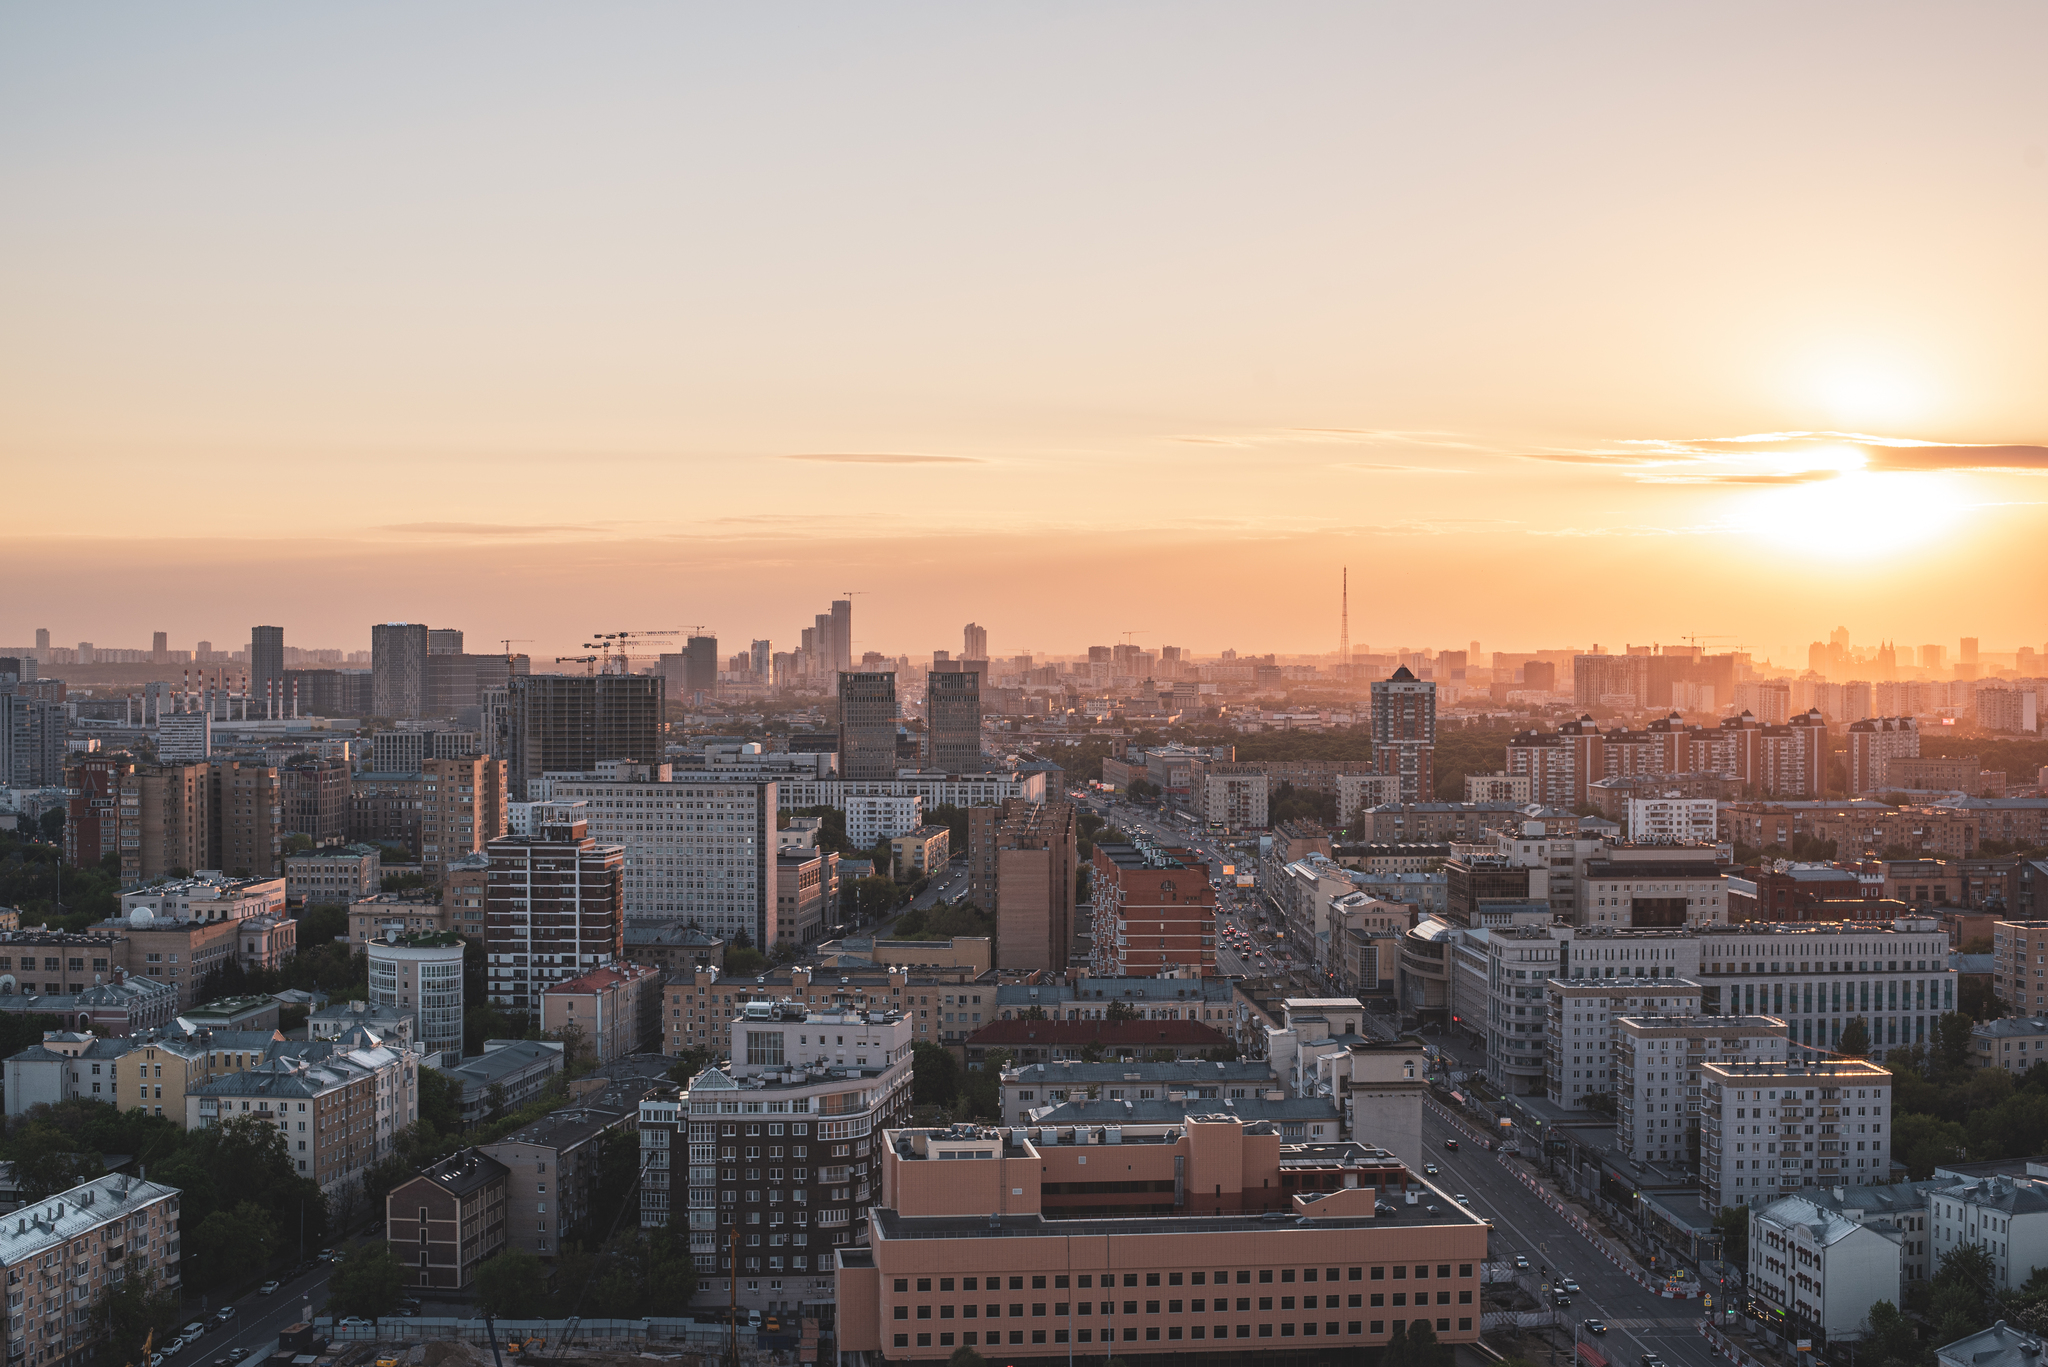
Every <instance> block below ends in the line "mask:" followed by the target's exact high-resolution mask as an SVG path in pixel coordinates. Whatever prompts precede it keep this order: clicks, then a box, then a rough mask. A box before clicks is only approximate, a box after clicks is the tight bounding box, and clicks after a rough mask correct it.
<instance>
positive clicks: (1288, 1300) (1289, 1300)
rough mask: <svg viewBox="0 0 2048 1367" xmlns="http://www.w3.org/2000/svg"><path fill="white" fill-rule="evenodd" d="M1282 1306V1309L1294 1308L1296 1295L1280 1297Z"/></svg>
mask: <svg viewBox="0 0 2048 1367" xmlns="http://www.w3.org/2000/svg"><path fill="white" fill-rule="evenodd" d="M1280 1308H1281V1309H1282V1310H1292V1309H1293V1308H1294V1297H1292V1296H1282V1297H1281V1298H1280Z"/></svg>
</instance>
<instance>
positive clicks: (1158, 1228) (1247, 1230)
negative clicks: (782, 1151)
mask: <svg viewBox="0 0 2048 1367" xmlns="http://www.w3.org/2000/svg"><path fill="white" fill-rule="evenodd" d="M1413 1209H1414V1210H1415V1211H1416V1212H1417V1214H1416V1215H1415V1216H1414V1217H1412V1218H1410V1217H1408V1216H1402V1217H1400V1218H1399V1219H1384V1220H1383V1219H1377V1218H1374V1217H1371V1216H1362V1217H1361V1216H1354V1217H1350V1218H1331V1219H1321V1220H1318V1219H1314V1218H1311V1217H1308V1216H1296V1215H1291V1214H1288V1213H1286V1212H1279V1211H1276V1212H1273V1213H1272V1214H1270V1215H1164V1216H1133V1217H1129V1218H1124V1219H1108V1220H1100V1219H1098V1220H1048V1219H1046V1218H1045V1217H1044V1216H1043V1215H928V1216H917V1217H905V1216H902V1215H899V1214H897V1213H896V1212H895V1211H893V1210H888V1209H882V1208H878V1209H876V1210H875V1211H874V1212H873V1215H874V1219H875V1224H876V1225H877V1227H878V1228H879V1231H880V1233H881V1236H882V1237H883V1238H884V1239H1047V1238H1050V1239H1063V1238H1070V1237H1084V1238H1085V1237H1088V1236H1090V1235H1094V1236H1098V1237H1121V1238H1133V1237H1142V1236H1145V1235H1152V1236H1155V1237H1162V1238H1178V1237H1179V1236H1181V1235H1184V1234H1257V1233H1260V1232H1270V1231H1276V1230H1285V1229H1302V1228H1311V1229H1373V1228H1375V1227H1377V1228H1385V1227H1386V1226H1388V1225H1389V1224H1392V1225H1395V1226H1396V1227H1397V1228H1401V1229H1413V1228H1415V1227H1416V1226H1417V1225H1444V1226H1457V1225H1477V1224H1479V1217H1478V1216H1477V1215H1475V1214H1473V1213H1472V1212H1471V1211H1470V1210H1468V1209H1466V1208H1465V1207H1463V1206H1461V1205H1458V1204H1457V1203H1456V1202H1449V1203H1446V1204H1445V1205H1444V1207H1443V1209H1442V1211H1441V1213H1439V1214H1436V1215H1427V1214H1422V1213H1421V1211H1422V1207H1420V1206H1416V1207H1414V1208H1413Z"/></svg>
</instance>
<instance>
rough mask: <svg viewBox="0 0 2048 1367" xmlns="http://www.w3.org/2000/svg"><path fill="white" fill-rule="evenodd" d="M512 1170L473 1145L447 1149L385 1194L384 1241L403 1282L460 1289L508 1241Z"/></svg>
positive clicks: (463, 1287)
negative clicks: (402, 1269) (398, 1265)
mask: <svg viewBox="0 0 2048 1367" xmlns="http://www.w3.org/2000/svg"><path fill="white" fill-rule="evenodd" d="M510 1175H511V1169H509V1168H507V1167H506V1166H505V1165H504V1164H503V1163H500V1162H499V1161H498V1160H497V1159H495V1158H492V1157H491V1156H490V1155H489V1154H486V1153H482V1152H479V1151H478V1150H476V1149H463V1150H461V1151H460V1152H457V1153H451V1154H449V1155H448V1156H447V1157H446V1158H443V1159H442V1160H441V1161H440V1162H438V1163H435V1164H434V1165H433V1166H432V1167H429V1168H423V1169H421V1171H420V1172H419V1174H418V1175H417V1176H415V1177H412V1178H409V1179H407V1180H406V1181H404V1182H401V1183H399V1184H398V1185H397V1186H396V1187H393V1188H392V1189H391V1194H390V1195H389V1196H387V1197H385V1198H384V1228H385V1236H384V1237H385V1239H386V1241H387V1242H388V1243H389V1244H390V1246H391V1251H392V1253H393V1254H394V1255H395V1256H396V1257H397V1258H398V1260H399V1262H401V1263H403V1264H404V1265H405V1267H406V1274H407V1285H409V1286H422V1287H429V1288H431V1289H433V1290H436V1291H463V1290H467V1289H469V1288H470V1287H471V1286H473V1285H475V1283H476V1270H477V1267H478V1265H479V1264H481V1263H482V1262H483V1261H484V1260H485V1259H487V1258H491V1257H495V1256H496V1255H497V1254H498V1253H500V1252H501V1251H503V1250H504V1248H505V1247H506V1241H507V1222H508V1217H507V1214H506V1210H507V1206H508V1202H507V1199H506V1193H507V1190H508V1187H509V1185H510V1183H509V1178H510Z"/></svg>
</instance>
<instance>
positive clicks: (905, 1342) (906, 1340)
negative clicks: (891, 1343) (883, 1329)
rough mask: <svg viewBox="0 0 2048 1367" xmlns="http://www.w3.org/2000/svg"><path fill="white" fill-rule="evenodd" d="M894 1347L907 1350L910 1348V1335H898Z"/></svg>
mask: <svg viewBox="0 0 2048 1367" xmlns="http://www.w3.org/2000/svg"><path fill="white" fill-rule="evenodd" d="M896 1346H897V1347H898V1348H908V1347H909V1346H910V1335H908V1334H898V1335H897V1336H896Z"/></svg>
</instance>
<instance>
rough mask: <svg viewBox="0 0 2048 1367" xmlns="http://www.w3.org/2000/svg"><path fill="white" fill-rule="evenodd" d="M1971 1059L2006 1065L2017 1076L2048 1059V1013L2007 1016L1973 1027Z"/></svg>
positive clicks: (1991, 1065)
mask: <svg viewBox="0 0 2048 1367" xmlns="http://www.w3.org/2000/svg"><path fill="white" fill-rule="evenodd" d="M1970 1062H1971V1063H1973V1064H1975V1065H1976V1066H1977V1067H1979V1068H2003V1069H2005V1070H2006V1071H2007V1072H2009V1073H2011V1074H2012V1075H2013V1076H2014V1077H2018V1076H2019V1075H2020V1074H2022V1073H2024V1072H2026V1071H2027V1070H2028V1069H2029V1068H2032V1067H2033V1066H2034V1065H2035V1064H2037V1063H2048V1017H2042V1016H2008V1017H2006V1018H2004V1019H2003V1020H1994V1021H1982V1022H1979V1023H1978V1024H1976V1025H1973V1026H1971V1027H1970Z"/></svg>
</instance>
